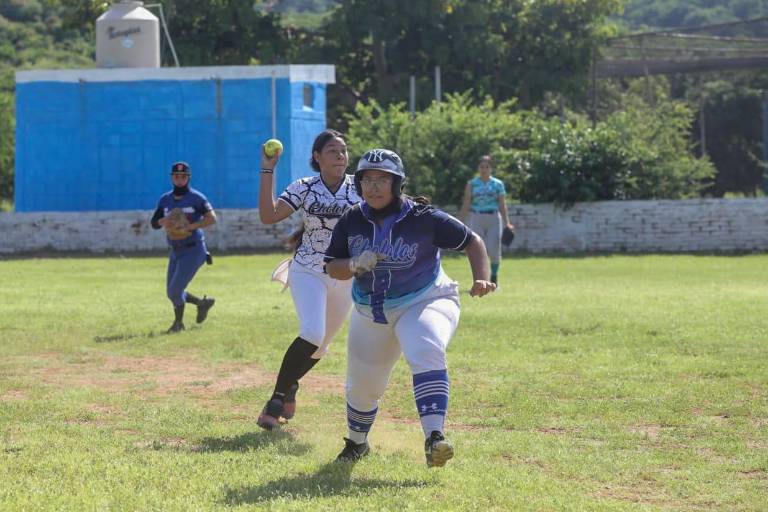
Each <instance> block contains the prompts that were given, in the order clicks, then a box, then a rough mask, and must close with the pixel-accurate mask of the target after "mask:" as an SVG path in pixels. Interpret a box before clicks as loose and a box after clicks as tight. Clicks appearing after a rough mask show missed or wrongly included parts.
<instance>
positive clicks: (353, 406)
mask: <svg viewBox="0 0 768 512" xmlns="http://www.w3.org/2000/svg"><path fill="white" fill-rule="evenodd" d="M404 179H405V170H404V169H403V164H402V161H401V160H400V157H399V156H398V155H397V154H396V153H394V152H392V151H389V150H385V149H375V150H371V151H368V152H367V153H365V155H363V157H362V158H361V159H360V162H359V163H358V166H357V171H356V172H355V185H356V187H357V189H358V193H360V194H361V195H362V196H363V202H362V203H360V204H359V205H357V206H355V207H353V208H351V209H350V210H348V211H347V212H346V213H345V214H344V215H343V216H342V217H341V219H340V220H339V222H338V223H337V224H336V227H335V228H334V230H333V237H332V238H331V243H330V245H329V246H328V250H327V251H326V258H325V260H326V262H327V263H326V269H327V271H328V274H329V275H330V276H331V277H334V278H336V279H350V278H352V277H354V280H353V287H352V296H353V300H354V302H355V309H354V310H353V311H352V319H351V320H350V325H349V341H348V347H347V354H348V359H347V388H346V396H347V423H348V426H349V434H348V437H347V438H345V440H344V441H345V446H344V449H343V451H342V452H341V453H340V454H339V456H338V460H342V461H355V460H358V459H360V458H361V457H363V456H365V455H367V454H368V452H369V447H368V442H367V436H368V432H369V431H370V429H371V426H372V425H373V422H374V419H375V418H376V412H377V410H378V404H379V399H380V398H381V396H382V395H383V394H384V389H385V388H386V386H387V382H388V381H389V375H390V373H391V371H392V368H393V367H394V365H395V362H397V359H398V358H399V357H400V353H401V352H402V353H403V354H404V355H405V359H406V360H407V361H408V364H409V365H410V367H411V372H412V373H413V391H414V397H415V399H416V409H417V411H418V413H419V416H420V418H421V425H422V429H423V431H424V436H425V437H426V441H425V443H424V451H425V455H426V458H427V465H428V466H430V467H432V466H443V465H445V463H446V462H447V461H448V459H450V458H451V457H453V447H452V446H451V444H450V443H449V442H448V441H447V440H446V439H445V436H444V433H443V430H444V423H445V415H446V411H447V409H448V392H449V384H448V370H447V364H446V356H445V351H446V348H447V346H448V342H449V341H450V339H451V337H452V336H453V333H454V332H455V331H456V327H457V326H458V323H459V294H458V284H457V283H455V282H454V281H452V280H451V279H450V278H449V277H448V276H446V275H445V273H444V272H443V270H442V267H441V265H440V249H455V250H465V251H466V253H467V257H468V258H469V263H470V266H471V267H472V274H473V280H474V282H473V284H472V288H471V290H470V294H471V295H473V296H479V297H482V296H483V295H485V294H487V293H489V292H492V291H493V290H494V289H495V288H496V285H495V284H493V283H491V282H490V280H489V275H488V258H487V255H486V251H485V246H484V245H483V241H482V240H481V239H480V238H479V237H478V236H477V235H475V234H474V233H473V232H472V231H471V230H470V229H469V228H468V227H467V226H465V225H464V224H462V223H461V222H459V221H458V220H457V219H455V218H453V217H451V216H450V215H448V214H446V213H445V212H442V211H440V210H438V209H436V208H433V207H432V206H430V205H429V204H427V201H426V200H424V199H423V198H416V199H411V198H409V197H407V196H402V195H401V191H402V186H403V182H404Z"/></svg>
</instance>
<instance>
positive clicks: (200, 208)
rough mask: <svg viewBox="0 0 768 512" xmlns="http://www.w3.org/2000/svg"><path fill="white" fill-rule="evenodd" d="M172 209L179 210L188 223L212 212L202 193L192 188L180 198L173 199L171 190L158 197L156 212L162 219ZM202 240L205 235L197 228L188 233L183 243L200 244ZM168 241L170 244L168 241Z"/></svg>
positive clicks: (175, 242)
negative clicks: (159, 211) (158, 212)
mask: <svg viewBox="0 0 768 512" xmlns="http://www.w3.org/2000/svg"><path fill="white" fill-rule="evenodd" d="M174 208H181V210H182V211H183V212H184V215H186V217H187V220H188V221H189V222H190V223H193V222H197V221H199V220H200V219H201V218H203V216H204V215H205V214H206V213H208V212H210V211H212V210H213V207H212V206H211V203H209V202H208V199H207V198H206V197H205V196H204V195H203V194H202V192H200V191H198V190H195V189H194V188H190V189H189V192H187V193H186V194H184V195H183V196H181V197H180V198H176V197H174V195H173V190H171V191H168V192H166V193H165V194H163V195H162V196H160V200H159V201H158V202H157V210H161V211H162V217H166V216H167V215H168V214H169V213H171V210H173V209H174ZM204 238H205V235H203V230H202V229H199V228H198V229H196V230H194V231H192V233H190V235H189V236H188V237H187V238H185V239H184V240H183V241H185V242H200V241H202V240H204ZM168 240H169V243H170V239H168ZM177 243H179V241H178V240H176V241H174V244H177Z"/></svg>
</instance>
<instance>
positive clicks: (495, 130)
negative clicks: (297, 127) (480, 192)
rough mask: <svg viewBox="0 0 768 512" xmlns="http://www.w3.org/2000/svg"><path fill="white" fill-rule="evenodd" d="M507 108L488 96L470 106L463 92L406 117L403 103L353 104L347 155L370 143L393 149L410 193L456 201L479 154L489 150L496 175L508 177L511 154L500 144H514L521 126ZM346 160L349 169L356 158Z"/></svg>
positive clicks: (447, 202) (361, 151) (438, 199)
mask: <svg viewBox="0 0 768 512" xmlns="http://www.w3.org/2000/svg"><path fill="white" fill-rule="evenodd" d="M513 106H514V102H511V101H510V102H505V103H501V104H496V103H494V102H493V100H491V99H486V100H485V101H484V102H483V103H482V104H480V105H474V104H473V102H472V100H471V99H470V95H469V93H464V94H454V95H448V97H447V99H446V101H444V102H443V103H440V104H437V103H433V104H432V105H431V106H430V107H429V108H427V109H426V110H424V111H422V112H420V113H419V114H418V115H417V116H416V117H415V118H413V119H412V118H411V114H410V112H408V111H406V109H405V106H404V105H403V104H395V105H392V106H390V107H388V108H386V109H385V108H383V107H381V106H380V105H379V104H378V103H376V102H375V101H373V102H371V103H370V104H368V105H364V104H362V103H359V104H358V105H357V107H356V109H355V111H354V113H353V114H352V115H351V116H349V118H348V121H349V130H348V136H349V143H350V146H351V154H352V155H355V156H359V155H361V154H362V153H364V152H365V151H366V150H368V149H371V148H375V147H384V148H388V149H393V150H395V151H397V152H398V154H399V155H400V156H401V157H402V158H403V161H404V163H405V168H406V172H407V173H408V185H407V189H408V192H409V193H410V194H414V195H427V196H429V197H431V198H432V200H433V201H435V202H436V203H440V204H457V203H459V202H460V201H461V196H462V194H463V192H464V185H465V183H466V182H467V180H468V179H470V178H472V176H474V174H475V170H476V164H477V161H478V160H479V158H480V157H481V156H482V155H485V154H493V155H494V158H495V165H496V167H497V169H498V171H497V173H496V175H497V176H498V177H499V178H500V179H503V180H505V181H508V182H511V181H514V177H513V176H510V175H509V174H508V169H510V165H511V163H512V160H511V157H512V154H511V152H510V151H509V150H508V149H506V148H509V147H511V146H514V145H515V144H516V143H519V142H520V141H518V140H517V136H518V134H521V133H522V128H523V126H522V124H521V121H520V116H519V115H517V114H515V113H514V112H513V111H512V107H513ZM351 158H352V160H353V163H352V166H353V167H354V165H355V164H356V160H355V159H354V156H351Z"/></svg>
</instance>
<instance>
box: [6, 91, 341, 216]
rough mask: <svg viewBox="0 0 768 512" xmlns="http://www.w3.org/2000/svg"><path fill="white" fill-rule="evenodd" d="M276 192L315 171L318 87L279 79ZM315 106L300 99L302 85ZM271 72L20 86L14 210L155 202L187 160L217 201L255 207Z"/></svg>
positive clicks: (320, 120)
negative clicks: (281, 148) (177, 164)
mask: <svg viewBox="0 0 768 512" xmlns="http://www.w3.org/2000/svg"><path fill="white" fill-rule="evenodd" d="M276 84H277V137H278V138H279V139H280V140H282V141H283V143H284V144H285V154H284V156H283V159H282V160H281V163H280V166H279V169H278V175H277V184H276V185H277V186H276V188H277V193H279V192H280V191H281V190H282V189H283V188H284V187H285V186H286V185H287V184H288V183H290V182H291V181H293V180H294V179H297V178H299V177H301V176H307V175H309V174H312V171H311V169H310V167H309V163H308V161H309V156H310V150H311V147H312V142H313V140H314V137H315V136H316V135H317V133H318V132H320V131H322V130H323V129H325V106H326V104H325V92H326V85H325V84H318V83H310V84H305V83H304V82H290V81H289V80H288V79H278V80H277V81H276ZM305 85H308V86H309V87H311V88H312V92H313V94H312V96H313V98H314V101H313V105H312V106H311V108H310V107H306V106H305V105H304V86H305ZM271 99H272V92H271V79H243V80H235V79H232V80H220V81H216V80H145V81H135V82H130V81H129V82H81V83H72V82H49V81H40V82H28V83H19V84H17V90H16V113H17V127H16V210H17V211H20V212H29V211H87V210H133V209H152V208H154V205H155V203H156V201H157V199H158V197H159V196H160V195H161V194H162V193H163V192H165V191H166V190H168V189H169V188H170V178H169V172H170V166H171V163H172V162H173V161H175V160H186V161H187V162H189V164H190V166H191V167H192V186H193V187H195V188H197V189H199V190H201V191H202V192H203V193H204V194H206V195H207V196H208V198H209V199H210V200H211V203H213V206H214V208H256V207H258V179H259V175H258V173H259V162H260V151H261V144H262V143H263V142H264V141H265V140H267V139H268V138H270V137H271V136H272V117H271V116H272V106H271V105H272V104H271Z"/></svg>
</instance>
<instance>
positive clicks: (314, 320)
mask: <svg viewBox="0 0 768 512" xmlns="http://www.w3.org/2000/svg"><path fill="white" fill-rule="evenodd" d="M288 282H289V283H290V288H291V296H292V297H293V305H294V307H295V308H296V316H298V318H299V336H300V337H301V338H302V339H304V340H306V341H308V342H310V343H312V344H313V345H316V346H317V351H315V353H314V354H312V357H313V358H314V359H320V358H321V357H323V356H324V355H325V354H326V352H328V346H329V345H330V343H331V340H332V339H333V337H334V336H335V335H336V333H337V332H339V329H340V328H341V325H342V324H343V323H344V320H345V319H346V318H347V315H348V314H349V310H350V308H351V307H352V280H351V279H349V280H347V281H339V280H337V279H333V278H331V277H330V276H329V275H328V274H321V273H319V272H315V271H314V270H310V269H308V268H306V267H304V266H302V265H301V264H299V263H296V261H293V262H291V268H290V270H289V271H288Z"/></svg>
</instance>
